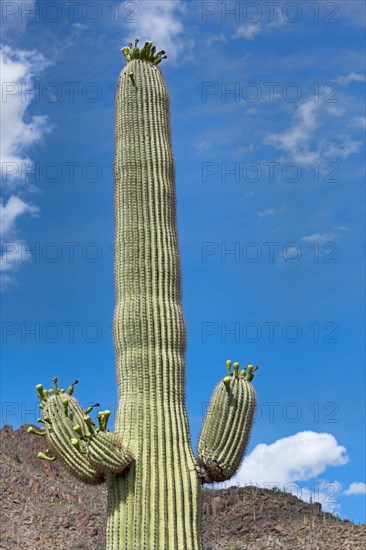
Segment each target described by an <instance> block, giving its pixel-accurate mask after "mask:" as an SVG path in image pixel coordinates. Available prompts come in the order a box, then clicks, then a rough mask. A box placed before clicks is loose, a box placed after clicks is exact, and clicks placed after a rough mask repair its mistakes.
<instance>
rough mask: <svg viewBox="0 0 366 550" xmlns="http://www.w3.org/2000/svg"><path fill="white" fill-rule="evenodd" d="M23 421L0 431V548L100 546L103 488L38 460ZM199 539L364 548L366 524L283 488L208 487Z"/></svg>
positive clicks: (239, 544)
mask: <svg viewBox="0 0 366 550" xmlns="http://www.w3.org/2000/svg"><path fill="white" fill-rule="evenodd" d="M28 426H29V425H28V424H27V425H24V426H22V427H21V428H20V429H19V430H16V431H13V429H12V428H11V426H4V427H3V428H2V429H1V430H0V443H1V454H0V467H1V484H0V514H1V518H2V522H1V527H0V548H1V549H17V548H22V549H29V550H36V549H41V548H42V549H44V548H46V547H52V548H56V549H59V548H63V549H65V550H76V549H79V550H103V548H104V534H105V523H106V492H105V488H104V486H97V487H91V486H85V485H83V484H82V483H80V482H78V481H76V480H75V479H74V478H73V477H72V476H70V475H69V474H68V473H67V472H66V471H65V470H64V469H63V468H62V466H61V464H60V462H59V461H55V462H53V463H47V462H44V461H42V460H39V459H38V458H37V453H38V451H41V450H44V442H43V440H42V438H37V437H35V436H30V435H29V434H28V433H27V428H28ZM203 540H204V550H244V549H248V550H249V549H250V550H259V549H262V550H271V549H275V548H284V549H286V550H298V549H299V550H300V549H301V550H318V549H321V550H323V549H324V550H336V549H337V550H366V526H365V525H354V524H353V523H351V522H350V521H347V520H345V521H341V520H339V519H337V518H335V517H334V516H332V515H331V514H326V513H323V512H322V511H321V509H320V505H318V504H316V503H315V504H307V503H305V502H303V501H301V500H299V499H297V498H296V497H295V496H292V495H289V494H287V493H281V492H274V491H270V490H267V489H256V488H254V487H245V488H230V489H225V490H213V489H207V490H205V492H204V504H203ZM174 550H180V549H179V548H176V549H174Z"/></svg>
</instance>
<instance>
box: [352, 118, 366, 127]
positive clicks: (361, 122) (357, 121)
mask: <svg viewBox="0 0 366 550" xmlns="http://www.w3.org/2000/svg"><path fill="white" fill-rule="evenodd" d="M352 120H353V123H354V125H355V126H357V127H360V128H362V130H366V117H365V116H355V117H353V119H352Z"/></svg>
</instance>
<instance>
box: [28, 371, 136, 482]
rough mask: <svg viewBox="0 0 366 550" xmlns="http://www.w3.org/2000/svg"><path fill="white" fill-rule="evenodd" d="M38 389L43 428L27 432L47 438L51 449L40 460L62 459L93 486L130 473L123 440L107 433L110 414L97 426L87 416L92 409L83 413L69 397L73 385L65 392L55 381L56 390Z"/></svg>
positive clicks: (39, 387)
mask: <svg viewBox="0 0 366 550" xmlns="http://www.w3.org/2000/svg"><path fill="white" fill-rule="evenodd" d="M37 390H38V394H39V398H40V400H41V405H40V406H41V408H42V410H43V418H42V419H39V420H40V422H41V423H42V424H43V426H42V430H41V431H39V432H38V431H37V430H35V429H34V428H29V430H28V431H29V433H32V434H35V435H43V436H45V437H46V440H47V441H48V443H49V446H50V450H49V449H47V451H46V454H45V453H39V455H38V457H39V458H41V459H42V460H48V461H53V460H55V459H56V458H57V457H59V458H60V459H61V460H62V462H63V463H64V465H65V466H66V468H67V469H68V470H69V471H70V472H71V473H72V474H73V475H75V476H76V477H78V478H79V479H80V480H82V481H84V482H85V483H90V484H97V483H102V482H103V481H104V480H105V475H106V474H107V473H108V472H113V473H119V474H121V473H123V472H124V471H125V470H127V468H128V467H129V466H130V464H131V462H132V460H133V458H132V455H131V453H130V452H129V451H128V450H127V449H125V448H124V446H123V444H122V442H121V439H120V437H119V436H117V435H115V434H112V433H111V432H107V431H106V428H107V421H108V417H109V414H110V412H109V411H104V412H102V413H99V415H98V418H99V427H97V426H96V425H95V424H94V422H93V421H92V420H91V418H90V416H89V415H88V414H86V413H89V412H91V409H92V407H88V409H86V411H83V409H82V407H81V406H80V404H79V403H78V402H77V400H76V399H75V398H74V397H72V396H71V395H70V394H72V393H73V385H71V386H70V387H69V389H68V391H67V392H66V393H65V392H64V391H63V390H59V388H58V387H57V379H56V378H54V388H53V390H47V391H45V390H43V386H41V385H40V384H39V385H38V386H37ZM97 405H98V404H97ZM50 453H51V456H49V454H50ZM52 454H54V455H55V456H52Z"/></svg>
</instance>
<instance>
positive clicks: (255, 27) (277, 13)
mask: <svg viewBox="0 0 366 550" xmlns="http://www.w3.org/2000/svg"><path fill="white" fill-rule="evenodd" d="M254 7H255V5H254ZM283 7H284V6H283V2H282V3H281V4H280V3H278V4H275V5H273V6H271V7H269V11H268V15H266V17H264V18H263V19H264V20H265V23H262V24H261V23H258V22H257V21H256V20H255V19H256V16H257V15H258V11H257V9H256V10H253V11H252V13H250V11H251V10H247V11H246V15H247V17H248V19H249V20H250V19H251V22H246V23H244V24H243V25H240V26H239V27H238V29H237V31H236V33H235V35H234V38H245V39H246V40H253V39H254V38H255V37H256V36H258V35H259V34H261V33H263V32H267V31H268V29H271V28H272V29H275V28H278V27H282V26H283V25H286V24H288V22H289V20H288V18H286V16H285V11H284V10H283Z"/></svg>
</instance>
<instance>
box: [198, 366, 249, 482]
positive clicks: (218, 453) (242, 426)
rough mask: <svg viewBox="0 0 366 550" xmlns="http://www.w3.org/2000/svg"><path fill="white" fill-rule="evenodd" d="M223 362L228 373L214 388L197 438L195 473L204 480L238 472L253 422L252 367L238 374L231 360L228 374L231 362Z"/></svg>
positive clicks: (222, 477)
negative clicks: (232, 371)
mask: <svg viewBox="0 0 366 550" xmlns="http://www.w3.org/2000/svg"><path fill="white" fill-rule="evenodd" d="M229 363H230V365H229ZM226 364H227V367H228V376H226V377H225V378H224V380H223V381H221V382H220V383H219V384H218V385H217V386H216V388H215V391H214V393H213V396H212V399H211V402H210V404H209V407H208V411H207V415H206V419H205V421H204V424H203V427H202V430H201V434H200V437H199V441H198V459H197V472H198V475H199V476H200V478H201V480H202V482H203V483H212V482H213V481H226V480H228V479H230V478H231V477H232V476H233V475H234V474H235V473H236V472H237V470H238V468H239V466H240V463H241V461H242V459H243V456H244V453H245V450H246V447H247V444H248V440H249V436H250V431H251V427H252V423H253V416H254V411H255V405H256V395H255V391H254V388H253V386H252V385H251V383H250V381H249V378H250V377H249V376H248V375H249V373H251V376H252V373H253V370H254V369H253V367H252V366H251V365H249V367H252V368H251V369H249V371H248V373H247V371H246V369H244V370H243V371H241V373H239V363H234V373H233V374H231V373H230V366H231V362H230V361H227V363H226ZM250 379H252V378H250Z"/></svg>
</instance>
